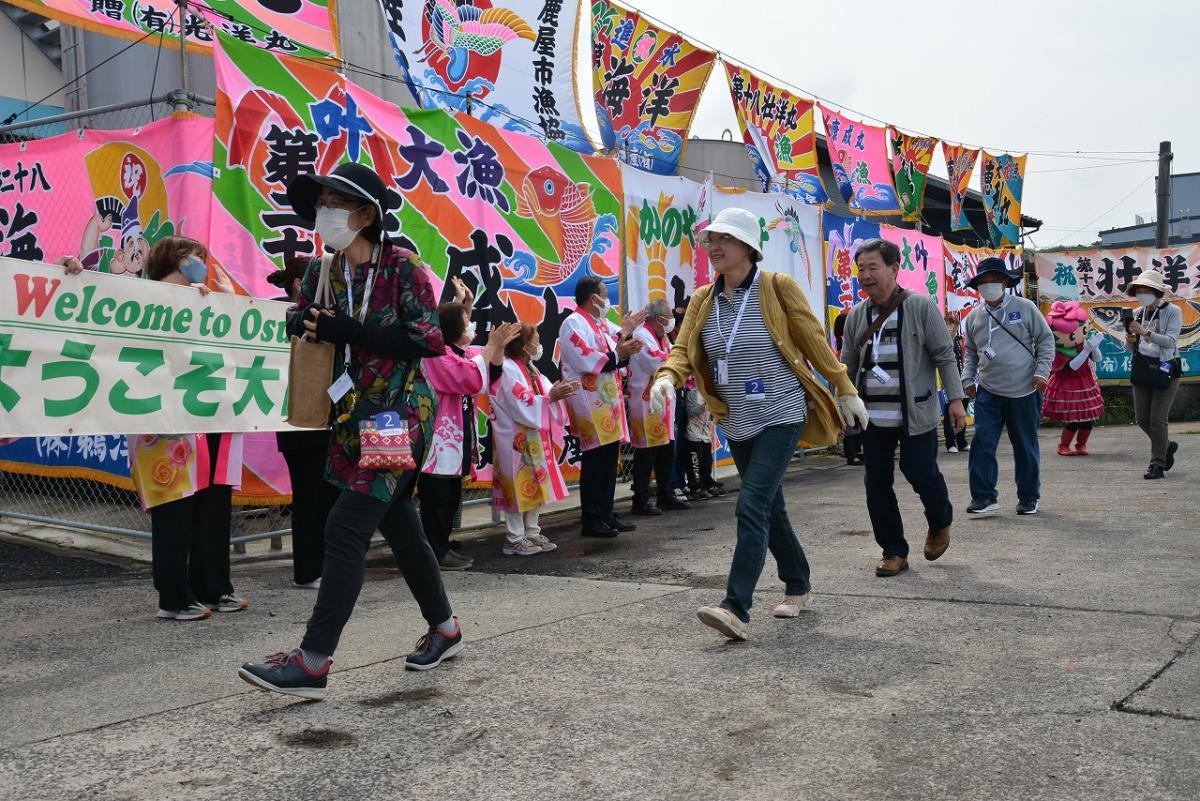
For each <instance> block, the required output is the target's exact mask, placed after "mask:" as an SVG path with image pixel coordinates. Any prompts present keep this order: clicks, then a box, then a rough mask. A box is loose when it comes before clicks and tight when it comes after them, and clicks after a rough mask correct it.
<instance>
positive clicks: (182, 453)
mask: <svg viewBox="0 0 1200 801" xmlns="http://www.w3.org/2000/svg"><path fill="white" fill-rule="evenodd" d="M126 439H127V441H128V442H129V473H130V475H131V476H132V477H133V486H134V487H135V488H136V489H137V493H138V498H139V499H141V501H142V507H143V508H145V509H153V508H154V507H155V506H162V505H163V504H164V503H170V502H171V501H178V500H181V499H183V498H190V497H191V496H193V495H195V494H196V493H197V492H200V491H201V490H204V489H208V488H209V487H210V486H212V485H214V484H215V485H219V486H230V487H240V486H241V485H242V444H243V436H242V435H241V434H221V439H220V444H219V445H218V446H217V452H216V453H212V452H211V451H210V449H209V447H208V436H207V435H206V434H168V435H158V434H130V435H129V436H128V437H127V438H126ZM214 460H215V461H216V470H215V471H214V470H213V462H214ZM210 476H211V477H212V479H211V481H210Z"/></svg>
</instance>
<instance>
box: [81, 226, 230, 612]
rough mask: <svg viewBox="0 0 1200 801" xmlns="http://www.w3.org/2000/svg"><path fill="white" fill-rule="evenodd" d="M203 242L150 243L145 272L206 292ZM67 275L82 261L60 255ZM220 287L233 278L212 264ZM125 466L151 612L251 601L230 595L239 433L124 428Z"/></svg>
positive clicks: (222, 608) (224, 608) (226, 607)
mask: <svg viewBox="0 0 1200 801" xmlns="http://www.w3.org/2000/svg"><path fill="white" fill-rule="evenodd" d="M207 262H208V249H207V248H206V247H205V246H204V245H203V244H202V243H200V242H197V241H196V240H194V239H188V238H187V237H182V236H168V237H165V238H163V239H160V240H159V241H158V242H156V243H155V244H154V246H153V247H152V248H150V251H149V254H148V255H147V258H146V263H145V266H144V268H143V275H144V276H145V277H146V278H147V279H149V280H151V281H161V282H162V283H165V284H178V285H181V286H193V287H196V288H197V289H198V290H199V291H200V294H201V295H207V294H209V292H210V291H211V290H210V289H209V288H208V287H207V286H205V283H204V282H205V281H206V280H207V279H208V275H209V269H208V264H207ZM58 263H59V264H61V265H63V266H64V267H66V271H67V273H68V274H72V275H73V274H75V273H79V272H82V271H83V269H84V266H83V263H82V262H81V261H79V260H78V259H74V258H70V257H64V258H62V259H59V261H58ZM213 274H214V278H213V283H214V284H215V285H216V287H217V291H218V292H232V291H233V285H232V283H230V281H229V278H228V277H227V276H226V275H225V274H224V273H223V272H222V271H221V270H214V271H213ZM127 441H128V446H129V472H130V475H131V476H132V478H133V484H134V487H135V488H136V489H137V493H138V497H139V498H140V499H141V502H142V506H143V507H144V508H145V509H147V510H148V511H149V512H150V531H151V534H150V536H151V566H152V573H153V576H154V588H155V589H156V590H158V613H157V617H159V618H162V619H164V620H184V621H187V620H204V619H206V618H208V617H211V616H212V613H213V612H214V611H216V612H240V611H242V610H243V609H245V608H247V607H248V606H249V603H247V601H246V599H244V598H239V597H238V596H236V595H234V594H233V584H232V582H231V580H230V576H229V536H230V528H231V527H230V520H231V517H232V514H233V489H234V487H237V486H240V485H241V481H242V435H241V434H166V435H159V434H130V435H129V436H128V437H127Z"/></svg>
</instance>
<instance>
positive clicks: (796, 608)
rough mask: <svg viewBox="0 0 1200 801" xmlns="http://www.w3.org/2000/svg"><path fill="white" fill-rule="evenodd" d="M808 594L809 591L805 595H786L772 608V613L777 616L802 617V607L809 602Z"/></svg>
mask: <svg viewBox="0 0 1200 801" xmlns="http://www.w3.org/2000/svg"><path fill="white" fill-rule="evenodd" d="M808 596H809V593H807V592H806V593H804V594H803V595H785V596H783V600H782V601H780V602H779V603H777V604H776V605H775V608H774V609H772V610H771V614H772V615H774V616H775V617H800V607H802V606H804V605H805V604H806V603H808Z"/></svg>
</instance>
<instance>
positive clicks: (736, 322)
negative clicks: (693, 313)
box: [713, 273, 758, 361]
mask: <svg viewBox="0 0 1200 801" xmlns="http://www.w3.org/2000/svg"><path fill="white" fill-rule="evenodd" d="M756 283H758V274H757V273H755V275H754V280H753V281H752V282H751V283H750V289H748V290H746V294H745V296H744V297H742V302H741V305H739V306H738V311H737V316H736V317H734V318H733V329H732V330H731V331H730V332H729V339H727V340H724V337H722V339H723V340H724V345H725V353H724V354H723V355H722V357H721V359H722V361H725V360H728V359H729V354H731V353H733V343H734V340H736V339H737V332H738V329H739V328H740V327H741V325H742V315H743V314H745V313H746V307H747V306H748V305H750V304H749V303H747V302H746V301H748V300H749V299H750V291H751V290H753V289H754V285H755V284H756ZM720 301H721V299H720V298H717V300H716V302H714V303H713V314H714V315H715V317H716V322H717V335H718V336H720V335H721V302H720Z"/></svg>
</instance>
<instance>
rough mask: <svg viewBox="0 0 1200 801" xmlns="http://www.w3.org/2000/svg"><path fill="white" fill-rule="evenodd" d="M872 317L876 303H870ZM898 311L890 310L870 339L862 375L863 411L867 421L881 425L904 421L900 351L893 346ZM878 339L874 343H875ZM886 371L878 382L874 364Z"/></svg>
mask: <svg viewBox="0 0 1200 801" xmlns="http://www.w3.org/2000/svg"><path fill="white" fill-rule="evenodd" d="M871 311H872V313H873V314H872V316H871V317H869V318H868V319H873V318H874V316H875V315H878V314H879V311H880V309H879V307H878V306H874V305H872V306H871ZM897 314H898V311H894V312H892V314H891V316H890V317H888V318H887V320H886V321H885V322H884V324H883V325H882V326H881V327H880V329H879V331H878V333H877V337H878V339H876V338H874V337H873V338H872V339H871V343H872V347H871V352H872V355H873V357H874V361H873V362H872V363H868V364H867V370H866V374H865V376H864V378H863V387H864V389H865V392H864V395H865V397H864V398H863V402H864V403H865V404H866V405H867V414H869V415H870V417H871V424H872V425H876V426H880V427H881V428H898V427H900V426H901V425H903V424H904V396H903V395H902V394H901V393H900V351H899V348H898V347H897V342H898V338H899V336H900V324H899V321H898V319H897ZM876 342H878V344H875V343H876ZM876 365H877V366H878V367H879V369H881V370H883V371H885V372H886V373H887V374H888V379H887V381H880V380H879V379H878V378H877V377H876V375H875V371H874V370H873V369H872V368H873V367H874V366H876Z"/></svg>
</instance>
